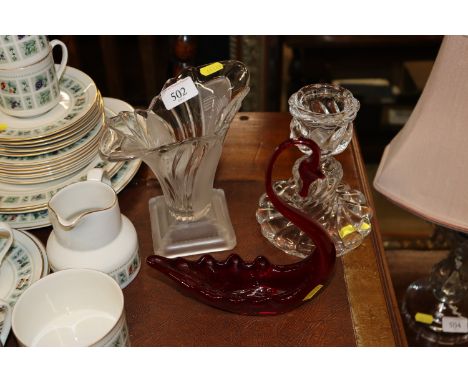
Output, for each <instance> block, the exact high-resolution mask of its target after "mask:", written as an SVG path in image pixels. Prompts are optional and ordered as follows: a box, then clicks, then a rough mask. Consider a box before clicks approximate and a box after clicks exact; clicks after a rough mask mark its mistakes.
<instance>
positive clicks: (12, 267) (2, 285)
mask: <svg viewBox="0 0 468 382" xmlns="http://www.w3.org/2000/svg"><path fill="white" fill-rule="evenodd" d="M13 235H14V242H13V245H12V246H11V248H10V250H9V251H8V254H7V255H6V257H5V259H4V260H3V262H2V266H1V267H0V299H2V300H5V301H7V302H8V303H9V304H10V306H13V305H14V304H15V303H16V301H17V300H18V298H19V297H20V296H21V294H22V293H23V292H24V291H25V290H26V289H27V288H28V287H29V286H30V285H31V284H32V283H34V282H35V281H37V280H39V279H40V278H42V277H44V276H45V275H47V274H48V273H49V265H48V261H47V256H46V251H45V248H44V246H43V245H42V243H41V242H40V241H39V240H38V239H37V238H36V237H34V236H33V235H31V234H30V233H28V232H23V231H18V230H13Z"/></svg>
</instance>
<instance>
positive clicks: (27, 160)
mask: <svg viewBox="0 0 468 382" xmlns="http://www.w3.org/2000/svg"><path fill="white" fill-rule="evenodd" d="M100 129H101V124H100V123H99V124H98V125H97V126H96V127H95V128H93V129H92V130H91V131H90V132H88V133H87V134H86V135H85V136H83V137H82V138H80V139H79V140H78V141H76V142H75V143H72V144H71V145H70V146H66V147H64V148H62V149H59V150H56V151H52V152H50V153H45V154H40V155H33V156H22V157H19V156H6V155H0V161H1V162H2V163H14V164H18V165H20V164H23V163H24V164H25V165H27V166H30V165H31V164H32V163H36V162H37V163H42V162H44V161H47V162H50V161H52V160H54V159H57V158H63V157H65V155H66V154H67V153H71V152H74V151H75V150H78V149H79V148H85V147H87V146H86V144H87V143H89V142H92V140H93V139H94V138H95V137H96V136H97V133H98V132H99V131H100ZM0 167H1V165H0Z"/></svg>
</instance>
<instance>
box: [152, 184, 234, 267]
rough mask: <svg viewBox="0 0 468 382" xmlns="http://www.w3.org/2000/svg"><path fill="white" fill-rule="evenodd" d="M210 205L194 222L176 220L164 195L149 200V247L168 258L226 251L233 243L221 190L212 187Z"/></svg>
mask: <svg viewBox="0 0 468 382" xmlns="http://www.w3.org/2000/svg"><path fill="white" fill-rule="evenodd" d="M212 193H213V195H212V197H211V208H210V209H209V211H208V212H207V214H206V215H205V216H204V217H202V218H201V219H199V220H195V221H178V220H176V219H175V218H174V217H173V216H172V215H171V213H170V212H169V209H168V207H167V204H166V202H165V200H164V196H156V197H154V198H152V199H150V201H149V211H150V219H151V232H152V237H153V248H154V252H155V254H157V255H160V256H165V257H168V258H174V257H180V256H189V255H197V254H201V253H209V252H218V251H227V250H231V249H233V248H234V247H235V246H236V244H237V241H236V235H235V232H234V228H233V227H232V223H231V219H230V217H229V211H228V208H227V204H226V198H225V195H224V191H223V190H218V189H213V190H212Z"/></svg>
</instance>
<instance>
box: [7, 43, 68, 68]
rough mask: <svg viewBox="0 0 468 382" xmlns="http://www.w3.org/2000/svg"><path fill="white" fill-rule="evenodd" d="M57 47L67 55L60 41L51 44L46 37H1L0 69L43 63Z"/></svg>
mask: <svg viewBox="0 0 468 382" xmlns="http://www.w3.org/2000/svg"><path fill="white" fill-rule="evenodd" d="M57 45H60V47H61V48H62V54H63V55H65V54H66V53H67V52H66V49H67V48H66V47H65V44H64V43H63V42H61V41H59V40H52V41H51V42H50V43H49V41H48V40H47V37H46V36H37V35H30V36H29V35H24V36H14V35H0V69H18V68H22V67H25V66H28V65H31V64H34V63H36V62H38V61H41V60H42V59H43V58H44V57H45V56H47V55H48V54H49V52H50V51H51V50H52V49H53V48H54V47H55V46H57Z"/></svg>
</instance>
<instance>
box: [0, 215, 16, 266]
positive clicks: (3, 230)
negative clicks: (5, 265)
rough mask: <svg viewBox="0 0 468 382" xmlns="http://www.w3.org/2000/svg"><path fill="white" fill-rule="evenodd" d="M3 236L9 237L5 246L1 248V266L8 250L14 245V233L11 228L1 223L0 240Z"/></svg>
mask: <svg viewBox="0 0 468 382" xmlns="http://www.w3.org/2000/svg"><path fill="white" fill-rule="evenodd" d="M5 234H6V235H5ZM3 236H7V237H8V238H7V240H6V242H5V244H3V246H2V247H1V248H0V265H2V261H3V259H4V257H5V256H6V254H7V253H8V250H9V249H10V247H11V245H12V244H13V231H12V229H11V227H10V226H9V225H8V224H6V223H3V222H0V238H1V237H3Z"/></svg>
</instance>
